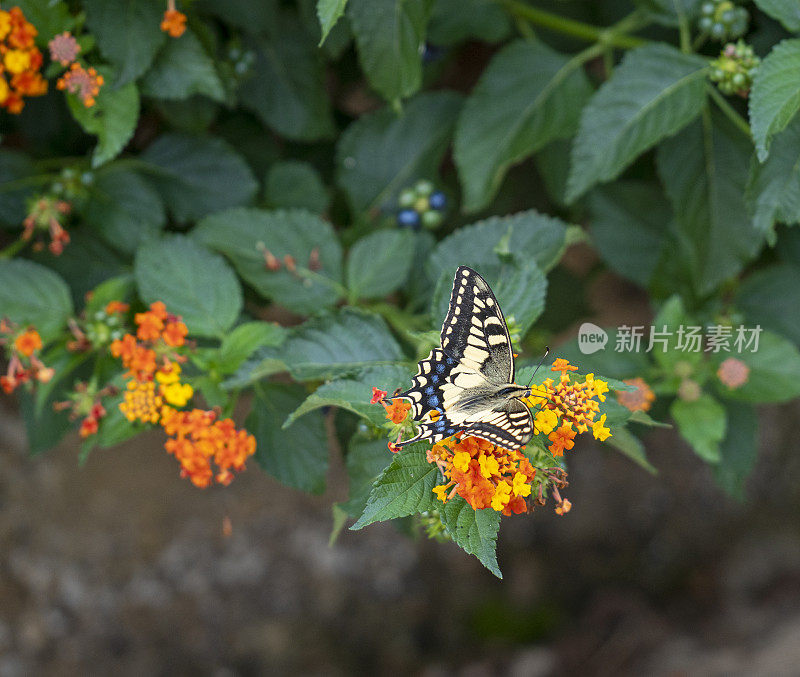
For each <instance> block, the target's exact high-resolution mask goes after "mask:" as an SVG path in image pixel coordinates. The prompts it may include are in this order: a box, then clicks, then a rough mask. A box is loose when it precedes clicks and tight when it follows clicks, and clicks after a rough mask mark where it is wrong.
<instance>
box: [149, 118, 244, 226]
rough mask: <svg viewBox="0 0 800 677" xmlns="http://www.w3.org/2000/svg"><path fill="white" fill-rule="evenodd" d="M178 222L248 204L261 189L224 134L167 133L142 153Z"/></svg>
mask: <svg viewBox="0 0 800 677" xmlns="http://www.w3.org/2000/svg"><path fill="white" fill-rule="evenodd" d="M141 160H142V161H143V162H147V163H149V164H151V165H153V167H152V172H153V177H152V178H153V185H154V186H155V188H156V189H157V190H158V192H159V193H161V196H162V197H163V199H164V202H165V203H166V204H167V205H169V209H170V211H171V212H172V214H173V215H174V216H175V218H176V219H177V220H178V221H182V222H183V221H191V220H193V219H199V218H201V217H203V216H205V215H206V214H208V213H210V212H215V211H219V210H221V209H228V208H229V207H238V206H240V205H245V204H247V203H249V202H250V201H251V200H252V199H253V196H254V195H255V193H256V190H257V189H258V183H257V182H256V179H255V177H254V176H253V173H252V171H251V170H250V168H249V167H248V166H247V163H246V162H245V161H244V160H243V159H242V157H241V156H240V155H239V154H238V153H236V152H235V151H234V150H233V148H231V147H230V146H229V145H228V144H227V143H225V142H224V141H223V140H222V139H218V138H204V137H195V136H189V135H188V134H164V135H162V136H160V137H159V138H157V139H156V140H155V141H154V142H153V143H152V144H151V145H150V146H149V147H148V148H147V149H146V150H145V151H144V153H142V155H141Z"/></svg>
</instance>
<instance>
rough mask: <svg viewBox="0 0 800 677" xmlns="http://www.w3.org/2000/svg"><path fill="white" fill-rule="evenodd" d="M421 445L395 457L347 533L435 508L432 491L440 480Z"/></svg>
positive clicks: (410, 447) (435, 468)
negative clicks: (350, 530) (374, 523)
mask: <svg viewBox="0 0 800 677" xmlns="http://www.w3.org/2000/svg"><path fill="white" fill-rule="evenodd" d="M426 446H427V445H425V444H420V443H417V444H411V445H409V446H408V447H405V448H404V449H403V450H402V451H400V452H399V453H397V454H395V456H394V458H393V459H392V462H391V464H390V465H389V467H388V468H386V469H385V470H384V471H383V472H382V473H381V476H380V477H379V478H378V480H377V481H376V482H375V484H374V486H373V488H372V492H371V493H370V495H369V499H368V500H367V505H366V507H365V508H364V512H363V513H362V514H361V517H359V518H358V521H357V522H356V523H355V524H354V525H353V526H352V527H350V528H351V529H356V530H357V529H363V528H364V527H365V526H367V525H368V524H372V523H373V522H382V521H384V520H389V519H394V518H395V517H406V516H408V515H414V514H416V513H419V512H424V511H426V510H431V509H433V508H435V507H436V505H435V503H436V497H435V496H434V494H433V487H434V486H435V485H436V482H437V480H438V479H439V478H440V477H441V475H440V474H439V469H438V468H437V467H436V466H435V465H434V464H432V463H428V461H427V459H426V457H425V454H426V451H425V450H426Z"/></svg>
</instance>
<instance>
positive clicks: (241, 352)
mask: <svg viewBox="0 0 800 677" xmlns="http://www.w3.org/2000/svg"><path fill="white" fill-rule="evenodd" d="M286 336H287V332H286V329H285V328H284V327H282V326H280V325H279V324H273V323H270V322H245V323H244V324H240V325H239V326H238V327H236V328H235V329H233V330H232V331H231V332H230V333H228V334H226V335H225V338H223V339H222V344H221V345H220V347H219V349H218V351H217V358H218V360H217V361H218V367H219V369H220V371H221V372H222V373H223V374H231V373H233V372H234V371H236V370H237V369H238V368H239V367H240V366H241V364H242V362H244V361H245V360H246V359H247V358H248V357H250V355H252V354H253V353H254V352H255V351H256V350H258V349H259V348H262V347H263V346H270V347H276V346H279V345H281V343H283V342H284V341H285V340H286Z"/></svg>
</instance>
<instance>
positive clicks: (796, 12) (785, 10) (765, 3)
mask: <svg viewBox="0 0 800 677" xmlns="http://www.w3.org/2000/svg"><path fill="white" fill-rule="evenodd" d="M754 2H755V3H756V6H757V7H758V8H759V9H760V10H761V11H762V12H764V14H767V15H769V16H771V17H772V18H773V19H775V20H776V21H780V22H781V23H782V24H783V27H784V28H785V29H786V30H787V31H789V32H790V33H800V7H798V6H797V3H796V2H792V1H790V2H787V1H786V0H754Z"/></svg>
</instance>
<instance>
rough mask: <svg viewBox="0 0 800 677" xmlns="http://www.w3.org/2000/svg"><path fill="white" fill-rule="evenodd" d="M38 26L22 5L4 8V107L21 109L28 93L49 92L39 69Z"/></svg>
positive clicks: (0, 15)
mask: <svg viewBox="0 0 800 677" xmlns="http://www.w3.org/2000/svg"><path fill="white" fill-rule="evenodd" d="M36 35H37V30H36V28H35V27H34V26H33V24H31V23H30V22H29V21H28V20H27V19H26V18H25V15H24V14H23V13H22V10H21V9H20V8H19V7H12V8H11V9H10V10H8V11H4V10H0V108H5V109H6V110H8V111H9V112H10V113H20V112H21V111H22V109H23V107H24V106H25V101H24V97H32V96H41V95H42V94H45V93H46V92H47V81H46V80H45V79H44V78H43V77H42V75H41V73H40V72H39V69H40V68H41V67H42V61H43V58H42V53H41V52H40V51H39V49H38V48H37V47H36V45H35V44H34V38H35V37H36Z"/></svg>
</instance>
